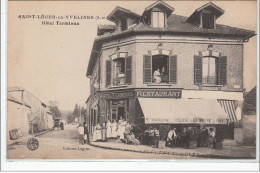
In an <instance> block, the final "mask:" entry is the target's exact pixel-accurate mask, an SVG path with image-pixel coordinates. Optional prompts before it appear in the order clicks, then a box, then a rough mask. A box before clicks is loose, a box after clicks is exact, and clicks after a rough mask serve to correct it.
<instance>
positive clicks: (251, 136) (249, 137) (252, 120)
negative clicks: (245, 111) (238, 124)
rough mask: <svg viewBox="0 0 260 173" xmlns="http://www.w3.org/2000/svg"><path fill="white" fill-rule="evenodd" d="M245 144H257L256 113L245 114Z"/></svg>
mask: <svg viewBox="0 0 260 173" xmlns="http://www.w3.org/2000/svg"><path fill="white" fill-rule="evenodd" d="M242 122H243V145H250V146H256V122H257V118H256V115H243V121H242Z"/></svg>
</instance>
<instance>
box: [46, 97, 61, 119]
mask: <svg viewBox="0 0 260 173" xmlns="http://www.w3.org/2000/svg"><path fill="white" fill-rule="evenodd" d="M49 109H50V111H51V112H52V113H53V114H54V117H53V118H61V116H62V114H61V112H60V109H59V107H58V102H56V101H49Z"/></svg>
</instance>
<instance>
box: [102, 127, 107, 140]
mask: <svg viewBox="0 0 260 173" xmlns="http://www.w3.org/2000/svg"><path fill="white" fill-rule="evenodd" d="M102 141H107V128H106V124H105V123H103V125H102Z"/></svg>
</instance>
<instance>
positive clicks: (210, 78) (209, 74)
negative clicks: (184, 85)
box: [202, 57, 217, 84]
mask: <svg viewBox="0 0 260 173" xmlns="http://www.w3.org/2000/svg"><path fill="white" fill-rule="evenodd" d="M202 64H203V66H202V83H204V84H216V82H217V81H216V79H217V77H216V58H214V57H204V58H203V59H202Z"/></svg>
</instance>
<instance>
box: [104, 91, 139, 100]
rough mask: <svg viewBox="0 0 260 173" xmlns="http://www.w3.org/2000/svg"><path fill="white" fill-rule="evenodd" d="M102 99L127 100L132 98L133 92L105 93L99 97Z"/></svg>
mask: <svg viewBox="0 0 260 173" xmlns="http://www.w3.org/2000/svg"><path fill="white" fill-rule="evenodd" d="M100 97H101V98H103V99H117V98H127V97H134V93H133V92H122V93H105V94H102V95H100Z"/></svg>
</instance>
